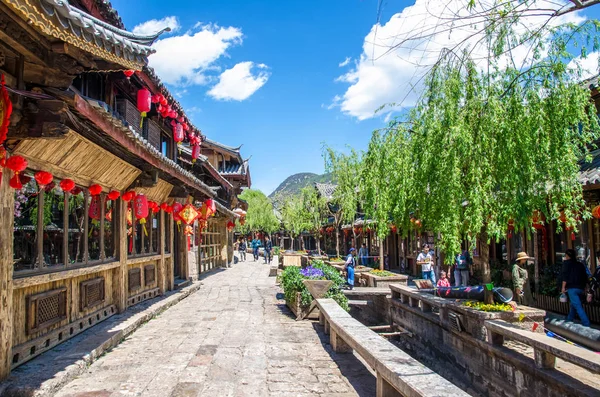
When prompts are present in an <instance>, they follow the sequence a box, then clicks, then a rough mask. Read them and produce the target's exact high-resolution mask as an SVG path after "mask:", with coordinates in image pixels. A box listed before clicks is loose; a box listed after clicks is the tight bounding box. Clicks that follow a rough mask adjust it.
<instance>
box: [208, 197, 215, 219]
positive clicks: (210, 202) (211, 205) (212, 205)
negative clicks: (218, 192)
mask: <svg viewBox="0 0 600 397" xmlns="http://www.w3.org/2000/svg"><path fill="white" fill-rule="evenodd" d="M205 203H206V206H207V207H208V209H209V210H210V215H209V216H212V215H214V214H215V212H217V205H216V204H215V200H213V199H210V198H209V199H208V200H206V201H205Z"/></svg>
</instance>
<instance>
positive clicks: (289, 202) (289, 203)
mask: <svg viewBox="0 0 600 397" xmlns="http://www.w3.org/2000/svg"><path fill="white" fill-rule="evenodd" d="M281 220H282V222H283V227H284V228H285V230H286V231H287V232H288V233H289V234H290V237H291V238H292V245H291V249H292V250H293V249H294V240H295V239H296V237H298V236H299V235H300V234H301V233H302V232H303V231H304V230H306V228H307V223H306V211H305V209H304V203H303V201H302V198H301V197H300V195H291V196H287V197H285V199H284V200H283V205H282V206H281ZM301 244H302V245H301V249H304V240H301Z"/></svg>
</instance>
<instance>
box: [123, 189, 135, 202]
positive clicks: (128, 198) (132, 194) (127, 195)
mask: <svg viewBox="0 0 600 397" xmlns="http://www.w3.org/2000/svg"><path fill="white" fill-rule="evenodd" d="M134 197H135V192H134V191H133V190H130V191H128V192H125V193H123V201H125V202H129V201H131V200H133V198H134Z"/></svg>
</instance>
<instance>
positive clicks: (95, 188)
mask: <svg viewBox="0 0 600 397" xmlns="http://www.w3.org/2000/svg"><path fill="white" fill-rule="evenodd" d="M88 190H89V192H90V194H91V195H92V196H97V195H99V194H100V193H102V186H100V185H92V186H90V187H88Z"/></svg>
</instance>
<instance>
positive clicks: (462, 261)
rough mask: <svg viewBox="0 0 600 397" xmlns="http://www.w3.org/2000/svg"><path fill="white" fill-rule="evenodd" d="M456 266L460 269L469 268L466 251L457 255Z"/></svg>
mask: <svg viewBox="0 0 600 397" xmlns="http://www.w3.org/2000/svg"><path fill="white" fill-rule="evenodd" d="M456 267H457V268H458V269H459V270H467V269H468V268H469V263H468V262H467V256H466V255H465V254H464V253H462V254H459V255H457V256H456Z"/></svg>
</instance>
